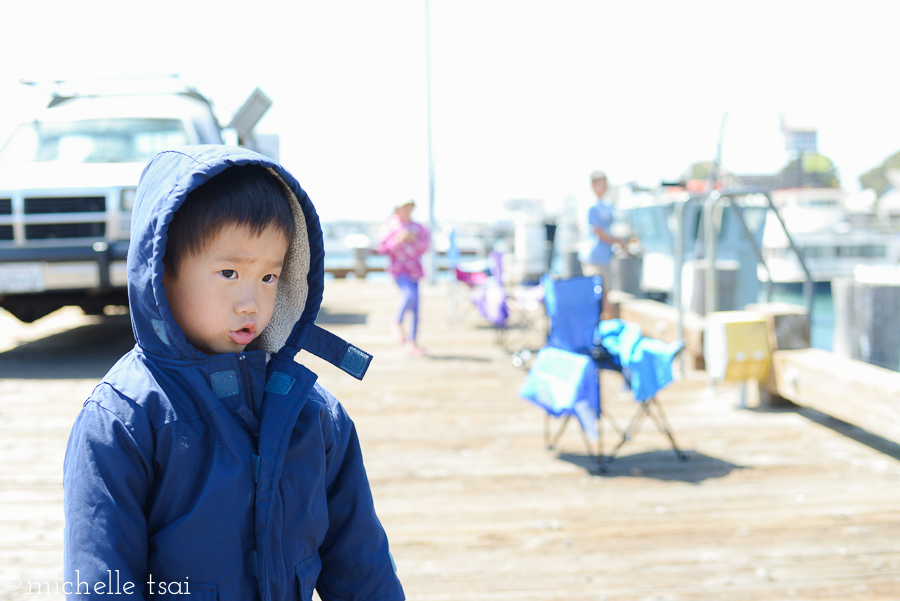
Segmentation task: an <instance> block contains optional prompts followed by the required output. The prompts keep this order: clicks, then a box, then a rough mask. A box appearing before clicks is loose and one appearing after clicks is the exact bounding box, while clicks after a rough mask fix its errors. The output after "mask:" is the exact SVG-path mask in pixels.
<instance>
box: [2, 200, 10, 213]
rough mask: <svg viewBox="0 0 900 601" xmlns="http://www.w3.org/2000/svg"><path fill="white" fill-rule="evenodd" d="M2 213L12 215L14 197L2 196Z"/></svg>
mask: <svg viewBox="0 0 900 601" xmlns="http://www.w3.org/2000/svg"><path fill="white" fill-rule="evenodd" d="M0 215H12V198H0Z"/></svg>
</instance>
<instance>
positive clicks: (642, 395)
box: [519, 277, 686, 471]
mask: <svg viewBox="0 0 900 601" xmlns="http://www.w3.org/2000/svg"><path fill="white" fill-rule="evenodd" d="M544 287H545V296H544V304H545V307H546V311H547V316H548V318H549V321H550V331H549V334H548V337H547V342H546V345H545V346H544V347H543V348H541V350H540V351H538V354H537V357H535V360H534V362H533V364H532V366H531V369H530V370H529V372H528V375H527V376H526V378H525V382H524V383H523V384H522V388H521V389H520V391H519V394H520V396H522V397H523V398H525V399H527V400H530V401H532V402H533V403H535V404H537V405H539V406H540V407H542V408H543V409H544V411H545V412H546V418H545V430H544V431H545V440H546V442H547V444H548V447H549V448H553V447H555V446H556V443H557V442H558V441H559V438H560V437H561V436H562V433H563V431H564V430H565V427H566V425H567V424H568V422H569V421H570V419H571V417H573V416H575V417H576V418H577V419H578V421H579V422H580V423H581V426H582V432H583V433H584V437H585V441H586V443H588V452H589V454H590V455H592V456H593V455H594V453H593V448H592V444H591V443H593V442H595V441H596V442H597V444H598V452H597V453H596V456H597V458H598V462H599V468H600V470H601V471H606V470H607V469H608V468H609V466H610V464H611V463H612V462H613V461H614V460H615V457H616V455H617V453H618V452H619V449H621V447H622V446H623V445H624V444H625V443H626V442H628V441H629V440H631V439H632V438H633V437H634V435H635V434H637V432H638V430H639V429H640V426H641V423H642V422H643V420H644V418H646V417H650V418H651V419H652V421H653V422H654V423H655V424H656V425H657V427H658V428H659V429H660V430H661V431H662V432H663V433H665V434H666V436H667V437H668V438H669V441H670V442H671V443H672V448H673V450H674V451H675V454H676V456H677V457H678V458H679V459H685V458H686V455H685V454H684V453H682V452H681V451H680V450H679V449H678V446H677V445H676V443H675V438H674V436H673V435H672V430H671V427H670V426H669V424H668V420H666V417H665V414H664V413H663V412H662V407H661V405H660V403H659V401H658V399H657V397H656V393H657V392H658V391H659V390H660V389H661V388H663V387H664V386H666V385H667V384H668V383H669V382H671V380H672V372H671V365H672V360H673V359H674V357H675V356H676V355H677V353H678V352H680V350H681V348H683V346H684V345H683V343H682V342H678V343H674V344H666V343H663V342H661V341H658V340H653V339H649V338H644V337H643V336H642V335H641V333H640V327H639V326H637V325H635V324H627V323H626V322H623V321H621V320H608V321H602V322H601V320H600V311H601V303H602V299H603V286H602V280H601V279H600V278H599V277H577V278H570V279H565V280H553V279H552V278H549V277H548V278H544ZM601 369H606V370H613V371H618V372H620V373H622V375H623V377H624V378H625V381H626V383H628V385H629V386H630V387H631V390H632V393H633V395H634V398H635V401H637V402H638V403H639V405H640V406H639V407H638V410H637V411H636V412H635V415H634V417H632V419H631V421H630V422H629V424H628V426H627V427H626V428H625V429H624V430H622V429H621V428H619V427H618V425H617V424H616V422H615V420H613V419H612V417H611V416H610V415H608V414H603V413H602V411H601V403H600V385H599V380H600V378H599V371H600V370H601ZM551 416H552V417H562V418H564V421H563V423H562V425H561V426H560V428H559V431H558V432H557V434H556V436H555V437H553V438H552V439H551V434H550V418H551ZM601 418H604V419H605V420H606V421H608V422H609V423H610V425H611V426H612V427H613V428H614V429H615V430H616V432H618V433H619V435H620V438H619V442H618V444H617V445H616V447H615V448H614V449H613V451H612V452H611V453H610V454H609V455H606V456H604V454H603V441H602V437H603V423H602V421H603V420H601Z"/></svg>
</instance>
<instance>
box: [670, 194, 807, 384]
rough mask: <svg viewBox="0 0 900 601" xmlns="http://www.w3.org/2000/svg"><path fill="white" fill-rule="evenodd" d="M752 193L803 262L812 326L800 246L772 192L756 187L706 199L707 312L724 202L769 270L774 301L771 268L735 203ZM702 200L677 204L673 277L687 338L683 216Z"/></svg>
mask: <svg viewBox="0 0 900 601" xmlns="http://www.w3.org/2000/svg"><path fill="white" fill-rule="evenodd" d="M751 194H759V195H762V196H763V197H764V198H765V199H766V204H767V208H768V209H769V210H770V211H772V213H773V214H774V215H775V217H776V219H777V220H778V223H779V225H780V226H781V229H782V231H783V232H784V235H785V237H786V238H787V241H788V244H789V245H790V247H791V250H793V251H794V254H796V255H797V260H798V261H799V263H800V267H801V269H802V270H803V273H804V274H805V275H806V279H805V280H804V282H803V296H804V300H805V301H806V311H807V319H808V320H809V322H810V323H812V317H813V281H812V275H811V274H810V271H809V268H808V267H807V265H806V261H805V259H804V257H803V253H802V252H801V251H800V249H799V248H797V245H796V244H795V243H794V239H793V238H792V237H791V233H790V232H789V231H788V229H787V227H786V226H785V224H784V219H782V217H781V214H780V213H779V212H778V208H777V207H776V206H775V203H773V202H772V197H771V196H770V195H769V193H768V192H767V191H766V190H765V189H763V188H760V187H757V186H742V187H733V188H725V189H723V190H721V191H720V190H713V191H712V192H711V193H710V194H709V195H707V197H706V198H705V199H704V200H703V232H704V258H705V259H706V261H707V263H708V268H707V269H706V280H705V290H704V292H705V294H704V298H705V303H704V304H705V308H706V309H707V310H706V312H709V310H714V309H715V307H716V290H717V287H716V286H717V282H716V269H715V260H716V240H717V239H718V234H719V232H718V228H719V227H720V226H721V213H720V214H719V218H718V219H716V214H715V210H716V209H717V208H718V206H719V205H720V204H721V203H722V202H726V201H727V202H728V203H729V205H730V206H731V209H732V210H733V211H734V214H735V216H736V217H737V220H738V223H740V225H741V229H742V230H743V232H744V236H745V237H746V238H747V241H748V242H750V244H751V245H752V247H753V251H754V254H755V255H756V258H757V260H758V261H759V262H760V264H761V265H762V266H763V268H764V269H765V270H766V274H767V282H766V300H771V294H772V272H771V270H770V269H769V265H768V264H767V263H766V259H765V256H764V255H763V253H762V249H761V248H760V247H759V245H758V244H757V242H756V239H755V238H754V236H753V235H752V233H751V232H750V228H749V227H748V226H747V222H746V221H745V220H744V215H743V212H742V211H741V207H740V206H739V205H738V203H737V202H736V201H735V199H736V198H737V197H741V196H748V195H751ZM699 201H700V199H697V198H688V199H685V200H682V201H680V202H678V203H677V204H676V205H675V228H676V236H675V249H674V250H675V257H674V258H675V260H674V262H673V263H674V271H675V273H674V274H673V276H674V279H673V282H672V300H673V302H674V304H675V308H676V309H677V310H678V324H677V335H678V337H679V338H683V337H684V307H683V306H682V305H683V303H682V271H683V270H684V215H685V207H686V205H687V204H689V203H691V202H699ZM684 360H685V359H684V356H683V354H682V356H681V357H680V358H679V363H680V368H681V371H682V373H684Z"/></svg>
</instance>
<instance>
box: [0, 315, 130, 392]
mask: <svg viewBox="0 0 900 601" xmlns="http://www.w3.org/2000/svg"><path fill="white" fill-rule="evenodd" d="M133 346H134V334H133V333H132V330H131V320H130V318H129V316H128V315H115V316H106V317H103V319H102V321H100V322H99V323H96V324H91V325H86V326H81V327H78V328H74V329H71V330H66V331H65V332H60V333H58V334H53V335H51V336H47V337H46V338H41V339H40V340H35V341H33V342H27V343H25V344H22V345H20V346H17V347H16V348H14V349H10V350H8V351H6V352H4V353H0V378H2V379H9V380H15V379H19V380H22V379H27V380H37V379H52V380H74V379H100V378H102V377H103V376H104V375H105V374H106V372H107V371H109V368H110V367H112V366H113V364H114V363H115V362H116V361H118V360H119V358H120V357H121V356H122V355H124V354H125V353H126V352H128V351H129V350H131V348H132V347H133Z"/></svg>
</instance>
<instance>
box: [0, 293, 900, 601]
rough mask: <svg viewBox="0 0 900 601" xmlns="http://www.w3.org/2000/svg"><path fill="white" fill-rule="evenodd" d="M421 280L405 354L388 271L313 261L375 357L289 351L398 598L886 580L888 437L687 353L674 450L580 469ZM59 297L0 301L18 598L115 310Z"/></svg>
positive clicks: (803, 595) (341, 323)
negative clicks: (356, 441)
mask: <svg viewBox="0 0 900 601" xmlns="http://www.w3.org/2000/svg"><path fill="white" fill-rule="evenodd" d="M422 293H423V301H422V303H423V323H422V325H421V342H422V344H423V345H424V346H425V347H426V348H427V350H428V356H425V357H412V356H409V355H407V354H406V353H405V352H403V350H402V349H401V348H400V347H399V346H397V345H395V344H394V343H393V342H392V341H391V340H390V337H389V335H388V323H389V321H390V319H391V316H392V314H393V312H394V307H395V302H396V300H397V298H398V294H397V292H396V291H395V289H394V287H393V285H392V284H391V283H390V282H388V281H383V280H381V281H371V280H365V281H361V280H352V279H351V280H332V281H329V282H328V285H327V286H326V292H325V303H324V305H323V313H322V315H321V319H320V323H321V324H322V325H323V326H324V327H326V328H328V329H329V330H331V331H333V332H335V333H337V334H339V335H341V336H343V337H345V338H347V339H348V340H350V341H352V342H354V343H355V344H357V345H359V346H360V347H362V348H364V349H366V350H368V351H369V352H371V353H373V354H374V355H375V360H374V361H373V363H372V366H371V368H370V370H369V373H368V374H367V376H366V378H365V380H364V381H363V382H357V381H355V380H353V379H352V378H350V377H349V376H346V375H344V374H342V373H341V372H339V371H338V370H336V369H335V368H332V367H330V366H322V365H321V364H320V363H319V362H318V361H317V360H315V359H311V360H309V361H308V364H309V365H310V366H311V367H313V369H314V371H317V372H318V373H320V381H321V382H322V383H323V384H324V385H325V386H326V387H327V388H328V389H330V390H331V391H332V392H334V393H335V394H336V395H337V396H338V398H340V399H341V400H342V402H343V403H344V404H345V405H346V407H347V408H348V410H349V412H350V414H351V415H352V416H353V418H354V419H355V421H356V423H357V426H358V429H359V432H360V437H361V440H362V445H363V453H364V455H365V459H366V464H367V467H368V471H369V477H370V480H371V484H372V488H373V491H374V495H375V500H376V505H377V508H378V511H379V515H380V517H381V519H382V521H383V523H384V526H385V528H386V529H387V531H388V535H389V537H390V540H391V546H392V550H393V553H394V556H395V558H396V560H397V564H398V568H399V575H400V577H401V580H402V581H403V584H404V587H405V589H406V592H407V597H408V598H409V599H410V600H416V601H439V600H441V601H443V600H447V601H472V600H478V601H506V600H509V601H531V600H534V601H537V600H541V601H548V600H560V601H562V600H565V601H587V600H591V601H599V600H607V601H688V600H690V601H693V600H698V601H699V600H704V601H705V600H730V601H747V600H767V601H769V600H779V599H808V600H813V599H815V600H822V599H841V600H855V601H874V600H885V601H887V600H891V601H897V600H900V447H898V445H896V444H894V443H891V442H888V441H885V440H884V439H881V438H878V437H876V436H874V435H871V434H869V433H867V432H865V431H863V430H860V429H858V428H855V427H852V426H849V425H847V424H844V423H843V422H839V421H836V420H833V419H831V418H829V417H827V416H825V415H823V414H820V413H817V412H815V411H811V410H805V409H798V408H793V407H790V408H781V409H767V410H766V409H739V408H738V402H739V401H738V391H737V389H736V388H735V387H733V386H728V385H720V386H717V387H714V388H712V387H708V386H707V384H706V380H705V377H704V374H703V373H699V372H692V373H688V374H687V375H686V376H685V378H684V379H683V380H681V381H678V382H675V383H674V384H672V385H671V386H670V387H668V388H667V389H665V390H664V391H663V392H662V393H661V395H660V398H661V399H662V402H663V405H664V407H665V409H666V412H667V415H668V417H669V420H670V422H671V424H672V427H673V429H674V431H675V434H676V438H677V440H678V443H679V446H680V447H681V448H682V449H684V450H685V451H687V453H688V455H689V456H690V458H689V460H688V461H686V462H678V461H676V459H675V456H674V454H673V453H672V452H671V449H670V447H669V446H668V442H667V441H666V440H665V439H664V438H663V437H662V436H661V435H660V434H659V433H658V432H657V431H656V429H655V428H654V427H653V425H652V424H650V423H648V424H645V426H644V429H643V430H642V431H641V432H640V434H639V435H638V436H637V437H636V438H635V440H634V441H632V442H630V443H629V444H628V445H626V446H625V447H624V448H623V450H622V453H621V455H620V458H619V459H618V460H617V461H616V462H615V463H614V464H613V465H612V468H611V470H610V471H609V473H606V474H597V473H594V472H593V471H592V470H591V467H592V464H591V461H590V460H589V458H588V457H587V456H586V453H585V448H584V444H583V442H582V439H581V437H580V436H579V434H578V431H577V429H576V428H575V427H572V426H570V428H569V430H568V432H567V433H566V435H565V436H564V437H563V438H562V441H561V444H560V448H559V449H558V450H557V451H548V450H546V449H545V448H544V444H543V413H542V412H541V411H540V410H539V409H538V408H536V407H534V406H533V405H531V404H529V403H527V402H526V401H523V400H521V399H519V398H518V397H517V394H516V393H517V390H518V387H519V385H520V384H521V382H522V380H523V378H524V371H522V370H521V369H519V368H516V367H514V366H512V364H511V363H510V362H509V360H508V356H507V355H506V353H505V352H504V351H502V350H501V349H500V347H499V346H497V345H496V344H495V334H494V332H493V331H492V330H491V329H490V328H488V327H486V326H485V325H484V323H483V322H482V321H481V319H480V318H479V317H478V316H477V314H476V313H475V312H474V310H467V312H466V313H464V317H463V319H461V320H459V321H458V322H457V323H455V324H453V325H451V324H450V323H448V320H447V319H446V312H445V306H446V305H445V289H444V287H443V285H436V286H428V285H423V288H422ZM67 311H68V313H66V312H67ZM61 315H63V316H62V317H60V316H50V317H48V318H47V321H45V322H43V323H41V322H39V323H38V324H35V325H34V326H29V327H22V326H17V325H14V324H12V322H11V321H9V320H10V319H11V318H9V317H7V316H4V317H2V318H0V323H2V325H4V326H9V327H7V328H6V329H5V330H4V331H5V334H3V336H5V337H6V338H0V351H5V352H0V449H2V453H3V456H2V457H3V461H0V578H3V580H2V581H0V599H28V598H31V597H32V595H29V594H27V591H26V590H24V589H23V588H18V589H14V590H13V587H10V586H9V583H13V584H14V583H15V582H16V581H15V578H19V579H20V580H22V581H44V582H46V581H50V582H52V581H54V579H55V580H56V581H58V580H59V579H61V577H62V570H61V553H62V508H61V499H62V493H61V485H60V479H61V464H62V453H63V450H64V448H65V443H66V437H67V435H68V429H69V427H70V425H71V421H72V419H73V418H74V415H75V413H76V412H77V410H78V408H79V407H80V404H81V401H82V400H83V398H84V397H85V395H86V394H88V393H89V391H90V389H91V387H92V386H93V383H94V382H96V379H97V378H99V377H100V376H101V375H102V373H103V371H104V366H108V364H111V362H112V361H114V360H115V358H116V356H117V354H118V353H120V352H121V349H122V347H123V344H122V343H121V342H120V341H119V340H120V339H121V338H123V337H127V336H125V335H126V334H127V333H128V331H129V329H130V328H129V326H128V324H127V319H107V320H104V321H103V322H100V323H97V320H95V319H90V318H85V317H81V316H78V315H74V314H73V313H72V312H71V311H70V310H63V312H62V314H61ZM67 316H68V317H67ZM65 319H69V320H70V323H69V322H65ZM54 320H56V321H54ZM41 328H43V329H41ZM123 333H124V334H123ZM84 340H88V341H89V342H88V344H90V345H91V347H90V348H93V349H94V350H92V351H90V352H88V353H87V354H85V353H81V354H80V355H77V354H76V353H77V352H78V351H79V350H80V349H83V348H84V347H83V345H84V344H85V343H84ZM127 346H128V345H127V344H125V345H124V347H125V348H127ZM6 349H8V350H6ZM304 362H306V361H304ZM603 402H604V410H606V411H608V412H609V413H611V414H613V415H614V416H615V417H616V418H617V420H618V421H619V422H620V423H621V422H623V421H626V420H627V418H628V416H630V415H631V413H632V411H633V410H634V408H635V406H634V404H633V403H632V402H631V401H630V397H629V395H628V393H626V392H624V391H622V390H621V380H620V379H619V377H618V375H616V374H612V373H609V374H607V373H604V377H603ZM43 597H45V598H47V597H49V598H53V595H43Z"/></svg>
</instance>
